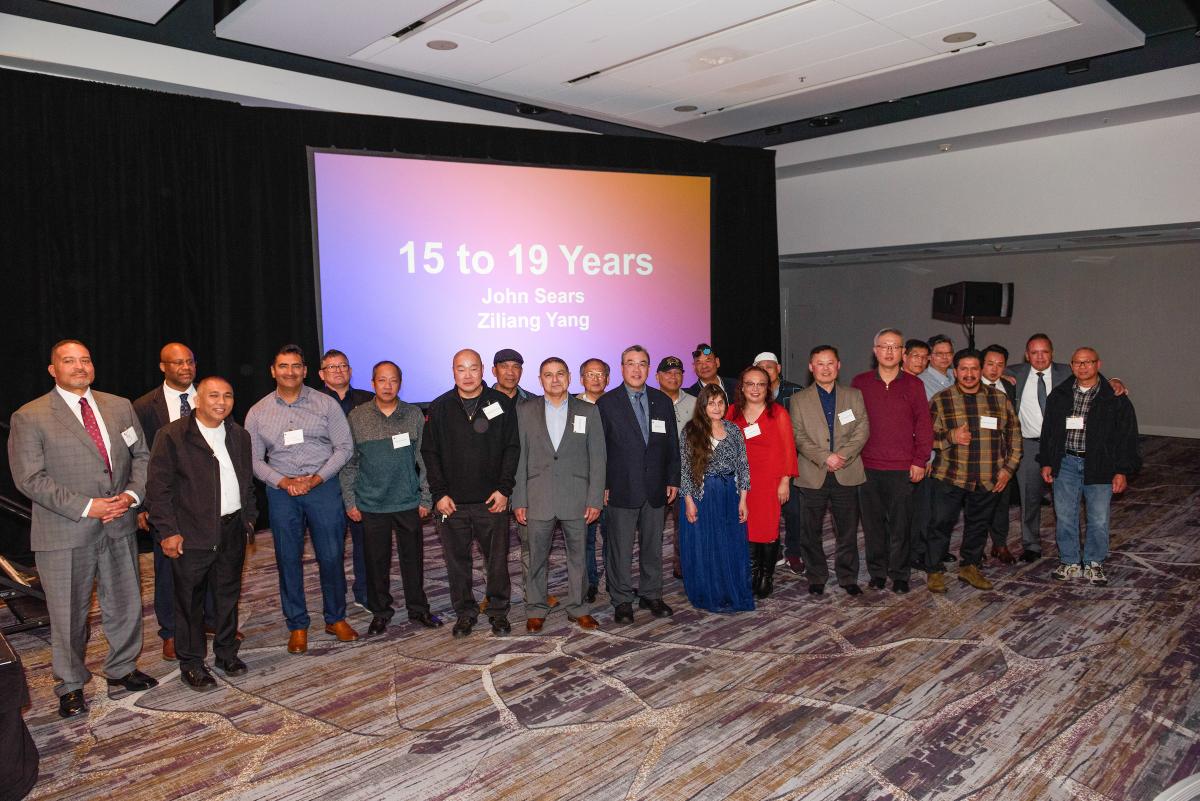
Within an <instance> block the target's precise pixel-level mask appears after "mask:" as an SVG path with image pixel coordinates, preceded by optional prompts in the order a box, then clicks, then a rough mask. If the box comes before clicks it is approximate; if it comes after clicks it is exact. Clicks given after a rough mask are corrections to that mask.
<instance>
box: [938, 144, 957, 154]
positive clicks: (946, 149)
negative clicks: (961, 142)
mask: <svg viewBox="0 0 1200 801" xmlns="http://www.w3.org/2000/svg"><path fill="white" fill-rule="evenodd" d="M952 147H953V145H951V144H950V143H949V142H942V143H941V144H940V145H938V152H940V153H949V152H950V149H951V148H952Z"/></svg>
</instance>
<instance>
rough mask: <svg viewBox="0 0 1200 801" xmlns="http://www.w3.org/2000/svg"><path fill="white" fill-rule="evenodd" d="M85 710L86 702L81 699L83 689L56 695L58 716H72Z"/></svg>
mask: <svg viewBox="0 0 1200 801" xmlns="http://www.w3.org/2000/svg"><path fill="white" fill-rule="evenodd" d="M84 712H87V704H86V703H84V700H83V690H71V691H70V692H69V693H66V694H64V695H60V696H59V697H58V716H59V717H61V718H73V717H75V716H76V715H82V714H83V713H84Z"/></svg>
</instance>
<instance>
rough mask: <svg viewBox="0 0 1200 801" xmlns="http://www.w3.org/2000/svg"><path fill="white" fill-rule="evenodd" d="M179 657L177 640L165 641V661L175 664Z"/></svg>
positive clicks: (171, 638) (169, 638)
mask: <svg viewBox="0 0 1200 801" xmlns="http://www.w3.org/2000/svg"><path fill="white" fill-rule="evenodd" d="M178 658H179V657H177V656H175V638H174V637H167V638H166V639H165V640H163V660H164V661H166V662H174V661H175V660H177V659H178Z"/></svg>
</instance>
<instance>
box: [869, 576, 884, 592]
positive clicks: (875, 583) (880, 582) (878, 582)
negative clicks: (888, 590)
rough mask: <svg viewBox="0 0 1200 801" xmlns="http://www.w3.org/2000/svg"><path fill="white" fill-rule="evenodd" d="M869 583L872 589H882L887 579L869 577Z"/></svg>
mask: <svg viewBox="0 0 1200 801" xmlns="http://www.w3.org/2000/svg"><path fill="white" fill-rule="evenodd" d="M870 584H871V587H872V589H876V590H882V589H883V588H884V587H886V586H887V579H882V578H873V579H871V582H870Z"/></svg>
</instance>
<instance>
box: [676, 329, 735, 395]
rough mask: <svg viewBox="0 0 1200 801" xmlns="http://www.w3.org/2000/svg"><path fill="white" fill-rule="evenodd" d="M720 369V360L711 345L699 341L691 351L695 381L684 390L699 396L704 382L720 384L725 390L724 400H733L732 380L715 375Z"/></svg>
mask: <svg viewBox="0 0 1200 801" xmlns="http://www.w3.org/2000/svg"><path fill="white" fill-rule="evenodd" d="M720 369H721V360H720V359H719V358H717V354H716V353H714V352H713V349H712V345H709V344H708V343H707V342H701V343H700V344H699V345H697V346H696V349H695V350H694V351H692V370H694V371H695V373H696V383H695V384H692V385H691V386H690V387H688V388H687V389H685V390H684V392H686V393H687V394H689V395H693V396H699V395H700V390H701V389H703V388H704V385H705V384H720V385H721V389H723V390H725V400H726V401H728V402H729V403H732V402H733V382H732V381H730V380H729V379H728V378H722V377H721V376H719V375H717V371H718V370H720Z"/></svg>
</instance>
